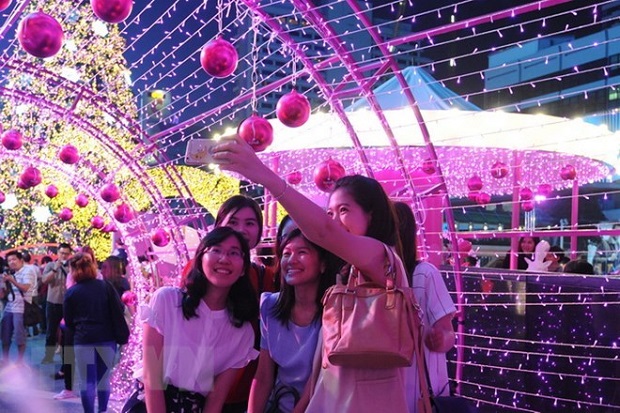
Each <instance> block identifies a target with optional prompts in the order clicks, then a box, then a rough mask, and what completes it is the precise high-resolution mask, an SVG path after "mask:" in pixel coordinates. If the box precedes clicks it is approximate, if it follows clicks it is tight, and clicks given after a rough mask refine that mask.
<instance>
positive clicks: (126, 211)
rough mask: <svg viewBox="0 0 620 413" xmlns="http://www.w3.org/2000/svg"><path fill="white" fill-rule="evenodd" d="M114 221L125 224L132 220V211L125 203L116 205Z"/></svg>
mask: <svg viewBox="0 0 620 413" xmlns="http://www.w3.org/2000/svg"><path fill="white" fill-rule="evenodd" d="M114 219H116V220H117V221H118V222H120V223H122V224H126V223H128V222H129V221H131V220H132V219H133V209H132V208H131V207H130V206H129V205H127V204H126V203H124V202H123V203H122V204H118V205H117V206H116V208H115V209H114Z"/></svg>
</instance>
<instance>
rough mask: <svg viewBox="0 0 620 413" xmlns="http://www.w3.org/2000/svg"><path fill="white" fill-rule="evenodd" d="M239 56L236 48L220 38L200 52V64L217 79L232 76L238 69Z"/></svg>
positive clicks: (212, 41)
mask: <svg viewBox="0 0 620 413" xmlns="http://www.w3.org/2000/svg"><path fill="white" fill-rule="evenodd" d="M238 61H239V55H238V54H237V50H236V49H235V47H234V46H233V45H232V44H230V43H229V42H227V41H226V40H224V39H222V38H220V37H218V38H217V39H215V40H211V41H210V42H209V43H207V44H206V45H205V46H204V47H203V48H202V51H201V52H200V64H201V65H202V68H203V69H204V70H205V72H207V73H208V74H209V75H211V76H213V77H217V78H220V79H221V78H224V77H227V76H230V75H231V74H232V73H233V72H234V71H235V69H236V68H237V62H238Z"/></svg>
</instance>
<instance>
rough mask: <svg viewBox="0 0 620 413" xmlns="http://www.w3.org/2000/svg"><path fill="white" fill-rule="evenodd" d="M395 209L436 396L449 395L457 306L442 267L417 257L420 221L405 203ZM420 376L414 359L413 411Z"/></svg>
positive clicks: (409, 385) (410, 373) (411, 372)
mask: <svg viewBox="0 0 620 413" xmlns="http://www.w3.org/2000/svg"><path fill="white" fill-rule="evenodd" d="M394 208H395V210H396V215H397V216H398V224H399V233H400V241H401V244H402V246H403V255H402V257H403V262H404V264H405V270H406V271H407V274H408V275H409V274H411V279H410V281H409V282H410V285H411V286H412V287H413V292H414V294H415V298H416V301H417V302H418V304H419V305H420V308H421V310H422V315H423V319H422V322H423V325H424V331H423V337H424V357H425V361H426V368H427V370H428V375H429V379H430V382H431V383H430V384H431V387H432V390H433V395H435V396H448V395H449V394H450V388H449V385H448V383H449V381H448V365H447V361H446V353H447V352H448V351H450V349H452V347H453V346H454V339H455V335H454V328H453V327H452V318H453V317H454V314H455V313H456V307H455V306H454V303H453V302H452V299H451V298H450V294H449V293H448V289H447V288H446V284H445V283H444V281H443V280H442V278H441V273H440V272H439V270H438V269H437V268H436V267H435V266H434V265H433V264H430V263H428V262H425V261H418V260H417V257H416V251H417V244H416V222H415V218H414V216H413V212H412V211H411V208H410V207H409V205H407V204H405V203H404V202H395V203H394ZM418 378H419V376H418V372H417V364H416V363H415V362H414V364H413V366H411V368H409V369H408V371H407V387H406V389H407V402H408V403H409V411H410V412H412V413H413V412H415V411H416V409H417V405H416V404H417V400H418V399H419V398H420V383H419V379H418Z"/></svg>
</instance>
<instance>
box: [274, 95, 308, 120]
mask: <svg viewBox="0 0 620 413" xmlns="http://www.w3.org/2000/svg"><path fill="white" fill-rule="evenodd" d="M276 116H277V117H278V119H279V120H280V122H282V124H284V125H285V126H288V127H289V128H298V127H300V126H301V125H303V124H304V123H306V122H307V121H308V118H310V102H308V98H306V97H305V96H304V95H302V94H300V93H297V92H296V91H294V90H293V91H292V92H290V93H287V94H286V95H284V96H282V97H281V98H280V99H279V100H278V104H277V105H276Z"/></svg>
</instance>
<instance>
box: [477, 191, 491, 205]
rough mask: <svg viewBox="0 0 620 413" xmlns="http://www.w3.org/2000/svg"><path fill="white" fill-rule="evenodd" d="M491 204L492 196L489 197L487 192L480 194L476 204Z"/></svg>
mask: <svg viewBox="0 0 620 413" xmlns="http://www.w3.org/2000/svg"><path fill="white" fill-rule="evenodd" d="M489 202H491V195H489V194H488V193H486V192H479V193H478V196H477V198H476V203H477V204H478V205H482V206H485V205H488V204H489Z"/></svg>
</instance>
